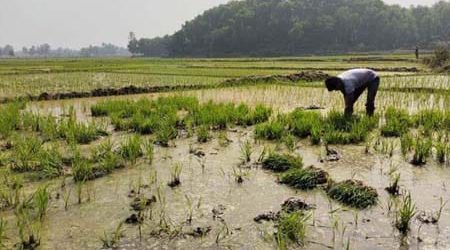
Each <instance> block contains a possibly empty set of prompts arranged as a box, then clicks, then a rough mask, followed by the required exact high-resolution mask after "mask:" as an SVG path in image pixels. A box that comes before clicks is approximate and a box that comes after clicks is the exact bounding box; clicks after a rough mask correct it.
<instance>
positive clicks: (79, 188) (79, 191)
mask: <svg viewBox="0 0 450 250" xmlns="http://www.w3.org/2000/svg"><path fill="white" fill-rule="evenodd" d="M83 186H84V181H78V182H77V183H76V191H77V201H78V204H81V202H82V201H83Z"/></svg>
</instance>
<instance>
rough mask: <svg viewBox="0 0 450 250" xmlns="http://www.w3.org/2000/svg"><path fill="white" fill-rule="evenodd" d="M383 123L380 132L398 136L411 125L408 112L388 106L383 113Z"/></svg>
mask: <svg viewBox="0 0 450 250" xmlns="http://www.w3.org/2000/svg"><path fill="white" fill-rule="evenodd" d="M384 117H385V119H386V122H385V124H384V125H383V126H382V127H381V134H382V135H383V136H386V137H399V136H402V135H403V134H405V133H407V132H408V131H409V127H410V126H411V125H412V122H411V119H410V117H409V114H408V112H406V110H403V109H395V108H392V107H390V108H388V109H387V110H386V113H385V116H384Z"/></svg>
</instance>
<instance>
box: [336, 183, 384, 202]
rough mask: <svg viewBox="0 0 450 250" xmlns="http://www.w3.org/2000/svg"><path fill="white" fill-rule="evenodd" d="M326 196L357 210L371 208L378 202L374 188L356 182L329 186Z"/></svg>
mask: <svg viewBox="0 0 450 250" xmlns="http://www.w3.org/2000/svg"><path fill="white" fill-rule="evenodd" d="M328 195H329V196H330V197H331V198H332V199H334V200H337V201H339V202H341V203H343V204H345V205H347V206H350V207H354V208H359V209H364V208H368V207H370V206H373V205H375V204H376V203H377V201H378V193H377V191H376V190H375V189H374V188H372V187H369V186H366V185H364V183H363V182H361V181H356V180H346V181H342V182H339V183H335V184H331V186H330V187H329V189H328Z"/></svg>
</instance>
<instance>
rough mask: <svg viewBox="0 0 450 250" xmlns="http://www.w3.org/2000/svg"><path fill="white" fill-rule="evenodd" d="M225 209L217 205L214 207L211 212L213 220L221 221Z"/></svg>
mask: <svg viewBox="0 0 450 250" xmlns="http://www.w3.org/2000/svg"><path fill="white" fill-rule="evenodd" d="M225 209H226V207H225V206H224V205H218V206H217V207H214V208H213V209H212V210H211V212H212V214H213V219H214V220H216V219H219V220H223V218H222V216H223V215H224V213H225Z"/></svg>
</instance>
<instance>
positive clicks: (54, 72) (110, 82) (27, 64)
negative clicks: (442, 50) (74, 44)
mask: <svg viewBox="0 0 450 250" xmlns="http://www.w3.org/2000/svg"><path fill="white" fill-rule="evenodd" d="M355 67H370V68H374V69H376V70H378V71H379V73H380V74H381V75H383V76H392V75H416V74H424V73H426V69H425V68H424V66H423V65H421V64H420V63H417V61H416V60H415V59H414V58H413V57H412V55H392V56H332V57H301V58H239V59H145V58H109V59H108V58H107V59H29V60H24V59H22V60H0V98H5V97H14V96H27V95H39V94H40V93H43V92H50V93H55V92H71V91H89V90H92V89H96V88H105V87H112V88H119V87H124V86H129V85H134V86H179V85H215V84H218V83H221V82H223V81H224V80H226V79H230V78H239V77H243V76H249V75H259V76H262V75H274V74H291V73H295V72H299V71H307V70H320V71H324V72H326V73H328V74H337V73H338V72H340V71H343V70H345V69H350V68H355Z"/></svg>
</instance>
